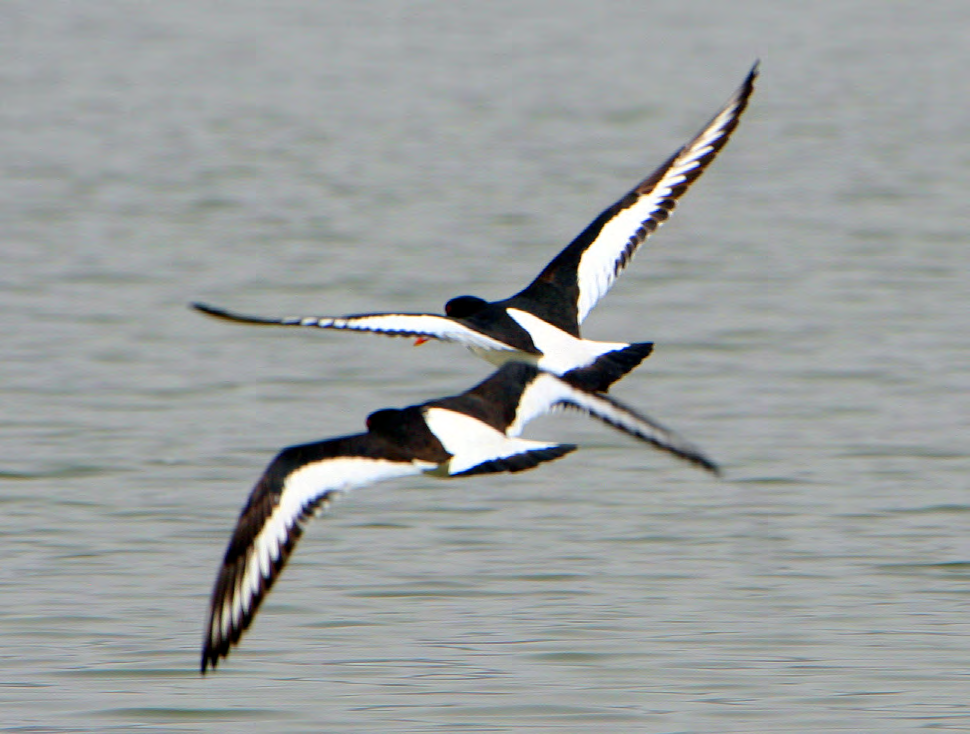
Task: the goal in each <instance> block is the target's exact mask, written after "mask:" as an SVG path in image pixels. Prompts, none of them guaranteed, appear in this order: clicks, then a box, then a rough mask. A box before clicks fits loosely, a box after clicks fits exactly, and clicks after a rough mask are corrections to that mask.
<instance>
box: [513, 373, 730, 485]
mask: <svg viewBox="0 0 970 734" xmlns="http://www.w3.org/2000/svg"><path fill="white" fill-rule="evenodd" d="M557 407H558V408H563V407H565V408H574V409H576V410H579V411H581V412H583V413H585V414H586V415H589V416H591V417H593V418H597V419H599V420H600V421H602V422H603V423H606V424H607V425H609V426H612V427H613V428H616V429H617V430H619V431H622V432H624V433H626V434H628V435H630V436H633V437H634V438H637V439H639V440H641V441H646V442H647V443H649V444H651V445H653V446H654V447H656V448H658V449H660V450H662V451H666V452H667V453H669V454H673V455H674V456H676V457H678V458H680V459H684V460H686V461H689V462H691V463H692V464H696V465H697V466H700V467H702V468H704V469H707V470H708V471H710V472H712V473H713V474H719V473H720V470H719V469H718V466H717V464H715V463H714V461H712V460H711V459H710V458H708V457H707V456H706V455H705V454H704V452H703V451H701V449H699V448H698V447H697V446H695V445H694V444H692V443H691V442H690V441H688V440H687V439H685V438H684V437H683V436H681V435H680V434H678V433H677V432H676V431H673V430H671V429H670V428H667V427H665V426H663V425H661V424H660V423H658V422H657V421H655V420H653V419H652V418H649V417H647V416H645V415H643V414H642V413H639V412H637V411H635V410H633V409H632V408H629V407H627V406H625V405H623V404H622V403H620V402H619V401H617V400H614V399H613V398H610V397H607V396H606V395H603V394H601V393H590V392H586V391H585V390H580V389H577V388H575V387H573V386H572V385H570V384H568V383H566V382H564V381H563V380H561V379H559V378H557V377H556V376H555V375H552V374H549V373H545V372H540V373H538V374H537V375H536V377H535V378H534V379H533V380H532V381H531V382H530V383H529V384H528V385H527V386H526V388H525V390H523V392H522V396H521V398H520V399H519V406H518V410H517V411H516V416H515V420H514V421H513V422H512V423H511V424H510V425H509V427H508V434H509V435H510V436H517V435H519V434H520V433H521V432H522V429H523V428H524V427H525V425H526V424H527V423H529V422H530V421H532V420H535V419H536V418H538V417H539V416H541V415H544V414H545V413H548V412H550V411H551V410H553V409H555V408H557Z"/></svg>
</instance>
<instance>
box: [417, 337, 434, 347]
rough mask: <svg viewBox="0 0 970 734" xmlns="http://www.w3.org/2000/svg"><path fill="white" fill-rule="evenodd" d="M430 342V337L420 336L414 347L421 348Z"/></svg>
mask: <svg viewBox="0 0 970 734" xmlns="http://www.w3.org/2000/svg"><path fill="white" fill-rule="evenodd" d="M429 341H431V337H430V336H419V337H418V338H417V339H415V340H414V346H416V347H420V346H421V345H422V344H424V343H425V342H429Z"/></svg>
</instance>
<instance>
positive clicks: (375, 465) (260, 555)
mask: <svg viewBox="0 0 970 734" xmlns="http://www.w3.org/2000/svg"><path fill="white" fill-rule="evenodd" d="M374 443H375V439H373V438H372V437H371V436H369V435H368V434H360V435H357V436H348V437H344V438H336V439H331V440H328V441H321V442H318V443H311V444H305V445H302V446H292V447H290V448H287V449H284V450H283V451H281V452H280V453H279V454H278V455H277V456H276V458H275V459H273V461H272V462H271V463H270V465H269V466H268V467H267V469H266V471H265V472H264V473H263V476H262V477H261V478H260V480H259V481H258V482H257V484H256V487H255V488H254V489H253V492H252V494H251V495H250V497H249V501H248V502H247V503H246V506H245V507H244V508H243V511H242V513H241V514H240V516H239V521H238V522H237V523H236V528H235V530H234V531H233V534H232V538H231V540H230V541H229V547H228V548H227V550H226V554H225V558H224V559H223V562H222V566H221V568H220V569H219V573H218V576H217V578H216V583H215V587H214V589H213V592H212V598H211V601H210V603H209V613H208V618H207V621H206V626H205V637H204V640H203V644H202V672H203V673H205V671H206V668H207V667H208V666H210V665H211V666H212V667H213V668H214V667H215V666H216V665H217V664H218V662H219V660H220V658H222V657H225V656H226V655H228V654H229V650H230V648H231V647H232V645H233V644H235V643H236V642H237V641H238V640H239V638H240V636H241V635H242V633H243V632H244V631H245V630H246V628H247V627H249V625H250V623H251V622H252V620H253V617H254V616H255V614H256V611H257V609H258V608H259V605H260V603H261V602H262V600H263V599H264V598H265V596H266V594H267V593H268V592H269V590H270V588H271V587H272V585H273V582H274V581H275V580H276V579H277V578H278V577H279V575H280V572H281V571H282V570H283V567H284V565H285V564H286V562H287V560H288V559H289V557H290V554H292V552H293V549H294V548H295V546H296V543H297V541H298V540H299V538H300V536H301V535H302V532H303V525H304V524H305V523H306V522H307V521H308V520H309V519H310V518H311V517H313V516H314V515H315V514H316V513H318V512H321V511H322V510H324V509H325V508H326V507H327V506H328V505H329V504H330V502H331V501H332V500H333V499H334V497H335V496H336V495H337V494H339V493H341V492H345V491H347V490H350V489H353V488H354V487H360V486H363V485H366V484H371V483H373V482H378V481H381V480H384V479H392V478H395V477H402V476H407V475H411V474H418V473H420V472H422V471H424V470H426V469H429V468H432V467H434V466H435V464H434V463H432V462H427V461H418V460H413V461H411V460H407V459H403V458H402V459H401V460H393V461H391V460H387V459H382V458H375V456H374V454H375V453H376V451H375V450H374V449H375V446H374Z"/></svg>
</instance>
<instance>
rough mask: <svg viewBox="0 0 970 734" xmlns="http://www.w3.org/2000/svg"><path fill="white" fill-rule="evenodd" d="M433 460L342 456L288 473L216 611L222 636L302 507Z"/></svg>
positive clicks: (266, 572) (255, 591) (259, 583)
mask: <svg viewBox="0 0 970 734" xmlns="http://www.w3.org/2000/svg"><path fill="white" fill-rule="evenodd" d="M433 466H435V465H434V464H433V463H431V462H424V461H413V462H392V461H385V460H380V459H367V458H363V457H360V458H357V457H346V458H336V459H327V460H324V461H319V462H315V463H312V464H307V465H306V466H304V467H301V468H300V469H298V470H296V471H295V472H293V473H292V474H290V475H289V476H288V477H287V478H286V480H285V481H284V482H283V491H282V493H281V495H280V498H279V502H278V503H277V505H276V506H275V507H274V508H273V512H272V513H271V514H270V516H269V517H268V518H266V522H265V523H264V525H263V527H262V529H261V530H260V532H259V534H258V535H257V536H256V537H255V538H254V539H253V542H252V544H251V545H250V548H249V550H248V553H247V556H246V561H245V571H244V572H243V574H242V575H241V577H240V578H238V579H237V581H236V584H237V585H236V588H234V589H233V590H232V592H231V593H232V598H231V600H227V601H228V602H229V603H225V605H224V606H223V608H222V613H221V615H220V620H219V621H220V624H219V629H220V632H221V634H222V635H223V637H225V636H227V635H229V633H230V630H232V629H233V628H237V627H238V626H239V625H240V624H241V622H242V619H243V617H244V616H245V614H246V612H248V610H249V608H250V607H251V605H252V601H253V599H254V598H256V597H257V596H259V594H260V591H261V589H262V588H263V587H264V584H265V583H266V582H267V581H268V580H269V579H270V577H271V576H272V573H273V564H274V563H275V562H276V561H278V560H279V558H280V554H281V551H282V546H283V544H284V543H285V542H286V539H287V538H288V537H289V535H290V533H291V532H292V530H293V527H294V526H295V525H296V524H297V523H299V522H300V520H301V518H302V517H303V516H304V515H305V512H306V508H308V507H309V506H310V505H312V504H313V503H314V502H315V501H318V500H319V499H320V498H321V497H322V496H323V495H324V494H326V493H328V492H335V491H347V490H349V489H352V488H353V487H357V486H361V485H364V484H370V483H371V482H377V481H380V480H382V479H392V478H394V477H403V476H408V475H411V474H419V473H420V472H422V471H423V470H425V469H427V468H431V467H433Z"/></svg>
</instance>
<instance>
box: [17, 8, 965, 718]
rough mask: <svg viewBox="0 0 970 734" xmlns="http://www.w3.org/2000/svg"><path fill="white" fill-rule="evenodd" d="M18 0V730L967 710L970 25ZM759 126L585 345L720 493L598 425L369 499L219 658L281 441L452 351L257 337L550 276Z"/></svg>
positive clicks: (308, 434) (769, 16) (747, 15)
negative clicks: (272, 321)
mask: <svg viewBox="0 0 970 734" xmlns="http://www.w3.org/2000/svg"><path fill="white" fill-rule="evenodd" d="M800 8H801V9H797V10H796V9H795V8H794V6H787V5H785V6H782V5H781V4H778V3H768V2H763V1H762V2H758V1H756V0H749V1H747V2H738V3H731V4H727V3H717V2H700V1H696V2H691V1H688V2H683V3H677V4H673V5H671V4H661V3H655V4H653V6H651V4H644V3H642V2H641V3H632V2H598V3H568V4H567V3H552V2H548V1H546V2H540V1H538V0H536V1H534V2H519V1H518V0H517V1H516V2H509V1H500V2H492V3H479V2H466V1H465V0H459V1H458V2H450V3H394V2H388V1H387V0H384V1H383V2H374V3H350V2H347V3H318V2H311V1H310V0H288V1H287V2H282V3H269V2H265V1H263V2H259V1H256V0H250V1H249V2H241V1H237V2H209V3H194V2H167V3H154V4H130V3H118V2H101V3H85V4H77V3H54V2H32V3H26V2H8V3H5V4H4V5H3V6H2V8H0V90H2V97H3V100H4V101H3V104H2V105H0V126H2V133H0V165H2V176H0V314H2V316H0V342H2V360H0V432H2V450H0V451H2V453H0V492H2V494H0V507H2V509H3V512H2V513H0V534H2V548H3V563H2V565H0V593H2V598H3V604H2V606H0V656H2V668H3V672H2V674H0V729H2V730H4V731H7V730H12V731H30V732H81V731H84V732H87V731H91V732H95V731H97V732H103V731H131V730H138V731H162V732H168V731H173V732H174V731H178V732H222V731H227V730H233V731H241V732H247V731H259V732H267V731H272V732H304V731H340V732H351V731H352V732H382V731H395V732H396V731H400V732H456V731H469V732H519V731H549V732H584V731H594V730H595V731H623V732H658V733H659V732H820V731H825V732H828V731H853V732H855V731H867V732H887V731H917V730H922V729H932V730H949V731H967V730H970V673H968V670H970V667H968V660H970V623H968V619H970V532H968V531H970V482H968V479H967V476H968V470H970V445H968V444H970V430H968V429H970V419H968V415H970V400H968V395H970V328H968V327H970V323H968V322H970V309H968V308H967V300H968V299H967V293H968V291H967V285H966V282H967V275H966V273H967V271H968V269H970V254H968V253H970V248H968V246H967V240H968V233H970V214H968V212H970V209H968V207H967V201H968V200H970V99H968V97H970V86H968V84H967V80H966V69H967V68H970V43H968V40H967V32H968V30H967V29H968V28H970V5H967V4H966V3H965V2H956V1H954V2H936V3H932V4H930V3H922V2H919V3H918V2H898V3H893V4H889V3H883V2H875V1H873V2H851V1H850V2H842V3H816V4H815V5H813V6H811V8H810V7H809V5H807V4H802V5H801V6H800ZM756 57H760V58H761V59H762V62H763V67H762V69H763V75H762V79H761V83H760V85H759V89H758V91H757V93H756V95H755V99H754V103H753V105H752V107H751V109H750V110H749V113H748V115H747V117H746V119H745V120H744V121H743V124H742V126H741V128H740V129H739V131H738V134H737V135H736V136H735V138H734V140H733V141H732V143H731V144H730V146H729V147H728V148H727V150H726V151H725V154H724V155H723V157H722V158H721V159H720V160H718V161H717V162H716V164H715V165H714V167H713V168H712V170H711V171H710V172H709V173H708V174H707V175H706V176H705V177H704V178H703V179H702V180H701V182H700V183H699V185H698V186H697V187H696V188H695V189H694V190H693V191H692V192H691V193H690V194H689V195H688V196H687V198H686V199H685V202H684V204H683V206H682V207H681V209H680V210H679V211H678V214H677V216H676V217H675V218H674V220H673V221H672V222H671V223H670V224H669V225H668V226H667V227H665V228H664V229H663V230H662V231H661V232H660V234H659V235H658V236H657V237H655V238H654V239H652V240H650V243H649V246H647V247H646V248H645V249H644V250H643V251H642V252H641V254H640V255H639V257H638V258H637V260H636V262H635V263H634V264H633V266H632V267H631V268H630V269H629V270H628V271H627V272H626V274H624V276H623V278H622V279H621V280H620V281H619V283H618V285H617V287H616V288H615V289H614V290H613V292H612V293H611V295H610V296H609V297H608V298H607V299H605V300H604V301H603V302H602V303H601V304H600V306H599V307H598V308H597V310H596V311H595V312H594V313H593V315H592V317H591V318H590V319H589V320H588V321H587V325H586V333H587V334H588V335H589V336H591V337H593V338H600V339H623V340H634V339H636V340H642V339H654V340H655V341H656V342H657V349H656V351H655V353H654V355H653V356H652V357H651V359H650V360H649V361H648V363H647V364H645V365H644V366H643V367H642V368H641V369H640V370H639V371H637V372H636V373H635V374H633V375H631V376H630V377H629V378H628V379H626V380H625V381H624V382H623V383H622V384H621V385H618V386H617V388H616V390H615V393H616V395H617V396H619V397H621V398H623V399H625V400H627V401H628V402H630V403H632V404H633V405H637V406H640V407H642V408H643V409H645V410H647V411H648V412H650V413H651V414H653V415H654V416H656V417H657V418H659V419H661V420H664V421H666V422H669V423H671V424H672V425H674V426H676V427H678V428H679V429H680V430H682V431H683V432H684V433H686V434H687V435H688V436H690V437H691V438H693V439H695V440H696V441H697V442H699V443H700V444H701V445H702V446H704V447H705V448H707V450H708V451H709V452H711V453H712V454H713V455H714V456H716V457H718V458H719V459H720V460H721V461H722V462H723V463H724V465H725V466H726V468H727V479H726V480H725V481H715V480H712V479H709V478H708V477H706V476H705V475H703V474H702V473H700V472H697V471H695V470H693V469H691V468H690V467H687V466H684V465H680V464H678V463H675V462H673V461H671V460H669V459H668V458H667V457H666V456H663V455H659V454H656V453H654V452H650V451H648V450H644V449H643V448H641V447H639V446H635V445H633V444H632V443H630V442H628V441H627V440H626V439H625V438H624V437H622V436H619V435H618V434H614V433H612V432H610V431H608V430H606V429H605V428H603V427H601V426H599V425H598V424H594V423H592V422H590V421H585V420H582V419H580V418H576V417H559V418H556V419H552V418H548V419H544V420H542V421H540V422H538V423H537V424H535V425H534V426H532V428H531V430H530V431H529V435H530V436H531V437H534V438H545V439H558V440H573V441H577V442H579V443H581V444H582V445H583V447H584V448H583V450H582V451H580V452H579V453H577V454H574V455H572V456H570V457H567V458H566V459H564V460H562V461H560V462H557V463H555V464H552V465H549V466H546V467H544V468H542V469H540V470H537V471H534V472H531V473H526V474H523V475H519V476H515V477H508V476H496V477H484V478H478V479H473V480H467V481H453V482H440V481H436V480H432V479H414V480H410V481H400V482H396V483H387V484H384V485H379V486H373V487H369V488H367V489H362V490H360V491H358V492H357V493H354V494H352V495H351V496H349V497H347V498H346V499H345V500H344V501H342V502H341V503H339V504H338V505H337V507H336V509H335V511H334V512H333V513H332V515H330V516H329V517H327V518H324V519H321V520H319V521H317V522H316V523H315V524H314V525H312V526H311V528H310V531H309V532H308V534H307V536H306V538H305V540H304V541H303V543H302V544H301V547H300V549H299V551H298V553H297V554H296V556H295V559H294V563H293V564H292V566H291V567H290V569H288V571H287V573H286V574H284V576H283V579H282V581H281V582H280V584H279V585H278V586H277V588H276V589H275V591H274V593H273V594H272V596H271V597H270V599H269V601H268V603H267V604H266V606H265V608H264V611H263V612H262V614H261V615H260V617H259V619H258V620H257V622H256V624H255V626H254V628H253V629H252V630H251V632H250V634H249V635H248V636H247V637H246V638H245V640H244V643H243V645H242V647H241V648H240V649H239V650H237V651H236V653H235V654H234V655H233V656H232V657H231V658H230V659H229V661H228V664H227V665H225V667H222V668H220V669H219V670H218V672H217V674H215V675H211V676H208V677H206V678H204V679H203V678H200V677H199V676H198V674H197V664H198V648H199V642H200V637H201V625H202V619H203V614H204V611H205V605H206V602H207V598H208V593H209V589H210V585H211V583H212V581H213V577H214V574H215V569H216V564H217V562H218V560H219V558H220V555H221V554H222V552H223V550H224V547H225V543H226V540H227V537H228V532H229V530H230V528H231V526H232V524H233V522H234V520H235V517H236V514H237V513H238V511H239V508H240V506H241V504H242V502H243V501H244V499H245V497H246V495H247V494H248V492H249V490H250V487H251V485H252V483H253V481H254V480H255V478H256V477H257V476H258V474H259V472H260V471H261V470H262V468H263V467H264V466H265V464H266V463H267V462H268V460H269V459H270V458H271V456H272V455H273V453H274V452H275V451H276V450H277V449H279V448H280V447H282V446H285V445H289V444H292V443H296V442H305V441H308V440H314V439H319V438H324V437H327V436H334V435H339V434H342V433H347V432H354V431H357V430H359V429H360V427H361V425H362V421H363V418H364V416H365V415H366V414H367V413H368V412H370V411H372V410H374V409H377V408H382V407H388V406H399V405H406V404H408V403H412V402H417V401H421V400H425V399H428V398H432V397H437V396H442V395H447V394H451V393H453V392H456V391H460V390H463V389H465V388H467V387H469V386H470V385H472V384H473V383H474V382H475V381H477V380H479V379H482V378H483V377H484V376H485V375H487V374H488V372H489V368H488V366H487V365H485V364H484V363H481V362H478V361H476V360H475V359H474V358H473V357H472V356H471V355H468V354H465V353H462V352H461V351H460V350H458V349H456V348H448V347H446V346H442V345H428V346H426V347H423V348H422V349H412V347H411V346H409V344H408V343H407V342H405V341H391V340H382V339H379V338H376V337H373V338H367V337H362V336H361V337H355V336H353V335H342V334H324V333H310V332H306V333H294V332H289V331H273V330H265V331H263V330H258V329H246V328H243V327H232V326H231V325H227V324H220V323H216V322H214V321H210V320H205V319H203V318H201V317H200V316H197V315H195V314H193V313H191V312H190V311H188V310H187V308H186V307H185V303H186V302H187V301H189V300H192V299H205V300H209V301H212V302H214V303H218V304H222V305H225V306H230V307H235V308H238V309H243V310H247V311H253V312H257V313H259V312H265V313H270V314H272V313H285V312H293V311H296V312H319V313H333V312H341V311H345V312H350V311H358V310H370V309H379V308H385V307H388V308H407V309H415V310H417V309H428V308H438V307H440V305H441V304H442V303H443V302H444V300H446V299H447V298H448V297H450V296H453V295H456V294H459V293H466V292H468V293H476V294H479V295H482V296H485V297H500V296H505V295H508V294H510V293H511V292H512V291H513V290H514V289H518V288H519V287H521V286H522V285H523V284H525V283H526V282H527V280H529V279H531V278H532V277H533V276H534V274H535V273H536V272H537V271H538V269H539V268H540V267H541V265H542V264H544V263H545V262H546V261H547V260H548V259H549V258H550V257H551V256H552V255H553V254H554V253H555V252H556V251H558V249H559V248H561V247H562V246H563V245H564V244H565V243H566V242H567V241H568V240H569V239H570V238H571V237H572V236H573V235H574V234H575V233H576V232H578V231H579V230H580V229H581V228H582V227H583V226H585V224H586V223H587V221H588V220H589V219H590V218H591V217H592V216H593V215H595V214H596V213H597V212H598V211H599V210H600V209H601V208H602V207H603V206H605V205H606V204H608V203H609V202H611V201H612V200H614V199H615V198H616V197H617V196H618V195H620V194H621V193H622V192H623V191H624V190H625V189H626V188H627V187H629V186H630V185H632V184H633V183H634V182H635V181H636V180H638V179H639V178H640V177H642V176H643V175H644V174H645V173H647V172H648V171H649V170H650V169H652V167H653V166H654V165H656V164H658V163H659V162H660V161H661V160H662V159H663V158H665V157H666V156H667V155H668V154H669V153H670V152H671V151H672V150H673V149H674V147H675V146H676V145H679V144H680V143H681V142H682V141H683V140H684V139H685V138H686V137H687V136H688V135H689V134H691V133H693V132H694V131H695V130H696V128H697V127H698V126H699V125H700V124H701V123H702V122H703V121H704V120H706V119H707V118H708V117H709V116H710V115H711V114H712V113H713V112H714V110H715V109H716V108H717V106H718V105H720V104H721V102H722V101H723V100H724V99H726V97H727V96H728V95H729V94H730V92H731V91H732V90H733V89H734V88H735V86H736V85H737V84H738V83H739V82H740V80H741V78H742V76H743V75H744V73H745V71H746V70H747V68H748V67H749V65H750V64H751V62H752V61H753V60H754V58H756Z"/></svg>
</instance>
